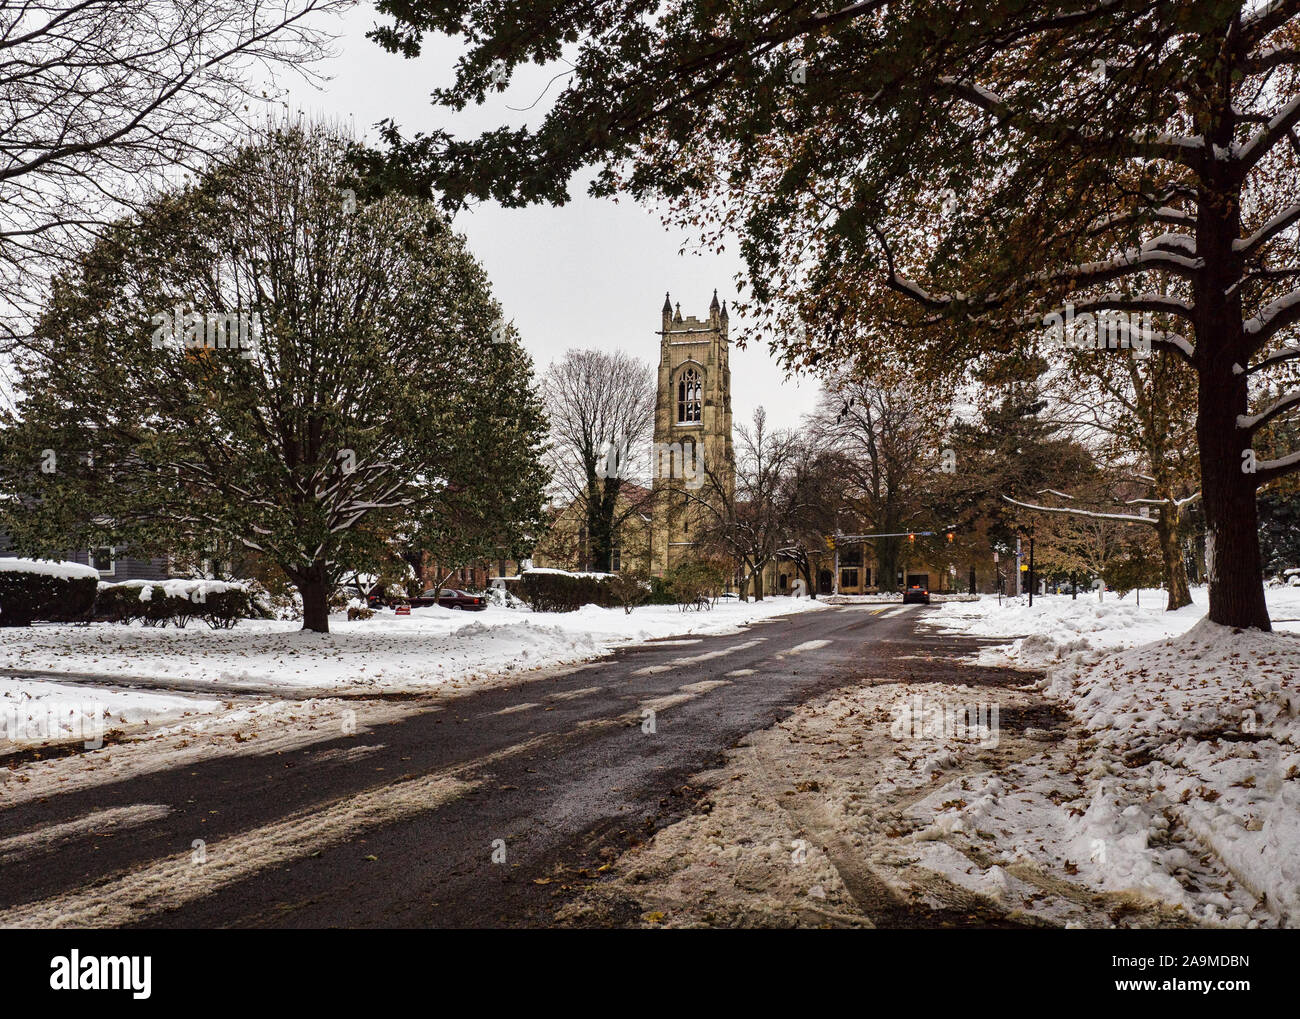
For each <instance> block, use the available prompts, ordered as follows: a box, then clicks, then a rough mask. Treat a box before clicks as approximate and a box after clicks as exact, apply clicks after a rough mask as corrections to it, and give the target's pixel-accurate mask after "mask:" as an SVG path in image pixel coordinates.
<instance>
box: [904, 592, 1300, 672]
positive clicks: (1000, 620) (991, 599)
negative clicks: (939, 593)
mask: <svg viewBox="0 0 1300 1019" xmlns="http://www.w3.org/2000/svg"><path fill="white" fill-rule="evenodd" d="M1192 601H1193V604H1191V605H1189V606H1187V607H1186V608H1183V609H1179V610H1178V611H1177V612H1166V611H1165V593H1164V592H1163V591H1159V590H1149V591H1143V592H1142V600H1141V604H1138V600H1137V597H1136V595H1134V594H1133V593H1130V594H1129V595H1128V596H1127V597H1125V598H1124V599H1123V600H1121V599H1120V598H1119V596H1118V595H1116V594H1113V593H1110V594H1107V595H1106V596H1105V600H1103V601H1098V599H1097V595H1096V594H1095V593H1091V592H1090V593H1087V594H1085V593H1083V592H1080V594H1079V597H1078V599H1077V600H1076V599H1072V598H1071V597H1070V596H1069V595H1045V596H1039V595H1035V596H1034V604H1033V607H1032V608H1030V606H1029V599H1028V598H1024V597H1021V598H1004V599H1002V602H1001V604H999V603H998V598H997V596H996V595H984V596H983V597H981V598H980V600H979V601H975V602H945V603H944V604H942V605H940V606H939V607H938V608H936V609H935V610H934V611H933V612H931V613H930V614H929V615H928V616H927V617H926V619H927V621H928V622H932V623H935V624H937V625H939V626H941V627H943V628H944V630H945V631H947V632H950V633H966V634H970V635H971V636H973V637H989V638H994V639H997V638H1006V639H1007V641H1008V643H1007V644H1005V645H1001V646H997V647H994V648H990V649H988V650H986V651H985V652H984V653H983V654H982V655H981V660H982V661H984V662H985V663H986V664H991V665H992V664H1007V659H1008V658H1010V659H1012V661H1014V663H1015V664H1017V665H1021V666H1024V667H1026V668H1041V667H1043V666H1046V665H1050V664H1051V663H1053V662H1057V661H1061V660H1063V659H1065V658H1068V657H1069V656H1070V655H1072V654H1073V653H1075V652H1077V651H1089V650H1111V649H1118V648H1126V647H1135V646H1137V645H1139V644H1147V643H1150V642H1151V641H1153V640H1160V639H1162V638H1164V637H1175V636H1178V635H1179V634H1182V633H1186V632H1187V631H1188V630H1190V629H1191V628H1192V626H1194V625H1195V624H1196V623H1198V622H1199V621H1200V620H1201V618H1202V617H1203V616H1204V615H1205V612H1206V609H1207V607H1208V605H1209V594H1208V592H1207V591H1206V589H1205V588H1204V587H1197V588H1193V589H1192ZM1268 610H1269V614H1270V615H1271V616H1272V618H1273V628H1274V630H1277V631H1279V632H1281V631H1289V632H1294V633H1300V587H1276V588H1270V589H1269V590H1268ZM1012 638H1014V639H1012Z"/></svg>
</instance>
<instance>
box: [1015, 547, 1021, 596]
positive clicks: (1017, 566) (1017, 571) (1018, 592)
mask: <svg viewBox="0 0 1300 1019" xmlns="http://www.w3.org/2000/svg"><path fill="white" fill-rule="evenodd" d="M1021 558H1022V556H1021V554H1020V538H1019V537H1017V538H1016V597H1017V598H1019V597H1020V595H1021V593H1022V592H1021V590H1020V560H1021Z"/></svg>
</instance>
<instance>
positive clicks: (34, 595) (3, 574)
mask: <svg viewBox="0 0 1300 1019" xmlns="http://www.w3.org/2000/svg"><path fill="white" fill-rule="evenodd" d="M98 582H99V572H98V571H97V570H96V569H94V568H93V567H90V566H83V565H81V564H80V563H68V562H54V561H51V560H45V559H0V626H30V625H31V623H32V620H35V619H47V620H54V621H69V620H78V619H85V618H87V617H88V616H89V615H90V612H91V609H92V607H93V606H94V604H95V587H96V585H97V584H98Z"/></svg>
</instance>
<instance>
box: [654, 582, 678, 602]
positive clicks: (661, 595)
mask: <svg viewBox="0 0 1300 1019" xmlns="http://www.w3.org/2000/svg"><path fill="white" fill-rule="evenodd" d="M650 604H651V605H676V604H677V599H676V598H674V597H673V593H672V591H670V590H669V589H668V581H666V580H665V579H664V578H663V577H651V578H650Z"/></svg>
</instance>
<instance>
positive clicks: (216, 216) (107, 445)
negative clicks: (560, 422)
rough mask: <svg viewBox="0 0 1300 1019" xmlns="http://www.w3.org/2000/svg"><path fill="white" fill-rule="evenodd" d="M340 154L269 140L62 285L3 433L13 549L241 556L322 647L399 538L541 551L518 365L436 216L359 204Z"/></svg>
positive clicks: (323, 136)
mask: <svg viewBox="0 0 1300 1019" xmlns="http://www.w3.org/2000/svg"><path fill="white" fill-rule="evenodd" d="M349 149H350V143H349V142H348V141H347V140H346V139H343V138H340V137H338V136H335V135H333V134H331V133H330V132H328V131H326V130H323V129H317V128H306V127H300V126H291V127H287V128H285V129H268V130H267V131H266V132H265V133H264V135H262V136H260V137H256V138H254V139H253V140H251V141H250V142H249V143H248V144H247V145H246V146H244V147H243V148H242V149H241V150H240V151H238V152H237V153H236V154H235V155H234V156H233V158H231V159H229V160H223V161H219V162H215V163H214V164H213V165H212V166H211V167H210V168H209V170H208V171H207V172H206V173H205V174H204V175H203V176H202V178H201V179H200V180H198V181H197V182H196V183H195V184H193V185H191V186H188V187H184V188H181V189H178V190H176V191H174V192H172V193H170V194H167V195H164V196H162V197H161V198H159V199H158V200H157V201H155V202H153V203H152V204H151V205H150V206H149V207H148V208H146V209H144V210H143V211H142V212H141V213H140V215H139V216H137V217H134V218H132V219H130V220H128V221H123V222H120V223H118V224H116V225H115V226H114V227H113V228H112V229H111V230H109V231H107V232H106V233H105V235H104V236H103V237H102V238H101V239H100V240H99V241H98V242H97V243H96V244H95V245H94V246H93V247H92V248H91V249H90V250H89V251H87V252H86V253H85V256H84V257H83V258H82V260H81V263H80V266H79V268H78V270H77V271H76V272H75V273H73V274H70V275H68V276H66V277H64V278H62V279H60V280H59V281H58V283H57V285H56V286H55V288H54V290H53V293H52V295H51V297H50V300H49V302H48V306H47V307H46V309H45V312H44V314H43V316H42V318H41V320H40V322H39V324H38V327H37V329H36V333H35V338H34V341H33V343H32V345H31V347H30V349H29V350H28V351H27V352H26V353H25V354H24V356H23V357H22V358H21V360H20V362H19V384H20V387H21V390H22V401H21V403H20V405H19V408H18V413H17V415H16V416H13V415H11V416H9V417H8V418H7V419H6V420H5V421H4V428H3V430H2V431H0V438H2V440H3V457H2V459H0V464H2V465H3V468H2V469H3V485H4V487H5V488H6V489H7V490H9V491H13V492H18V493H22V494H23V497H24V498H23V501H22V503H21V504H16V505H15V504H10V505H8V506H6V507H5V509H4V511H3V515H2V516H0V527H3V528H4V529H5V530H6V531H8V532H9V533H10V534H11V535H12V537H13V539H14V541H15V544H16V545H17V546H18V547H19V549H20V550H25V551H29V552H33V553H37V554H57V553H58V552H60V551H61V550H63V549H66V548H67V547H68V546H70V545H74V546H75V545H77V544H81V545H83V546H84V545H86V544H89V543H91V542H92V541H98V540H108V539H110V538H111V539H112V540H113V541H114V543H118V544H126V545H128V546H129V547H130V548H131V549H132V550H133V551H137V552H142V553H143V552H149V551H153V552H156V553H176V554H183V555H186V556H188V557H190V558H192V559H199V558H202V557H203V555H204V550H205V549H208V548H210V547H212V546H213V545H214V544H217V543H220V542H223V541H224V542H230V543H234V544H236V545H237V546H240V547H242V548H244V549H246V550H248V551H249V552H251V553H256V554H257V555H258V556H259V557H261V558H262V559H263V560H265V561H267V562H271V563H274V564H275V565H276V566H277V567H278V568H279V569H280V570H281V571H282V572H283V574H284V575H285V576H286V577H287V578H288V579H289V580H290V581H291V582H292V583H293V584H294V585H295V586H296V587H297V589H298V590H299V591H300V592H301V594H302V599H303V616H304V619H303V626H304V629H310V630H316V631H320V632H326V631H327V630H328V626H329V624H328V596H329V594H330V592H331V590H332V589H333V587H334V585H335V584H336V583H337V581H338V578H339V577H340V576H342V575H344V574H345V573H347V572H350V571H356V570H358V569H361V570H365V569H368V568H373V567H374V566H375V564H376V563H377V561H378V559H379V557H380V556H381V553H382V551H383V547H384V545H385V544H386V543H387V542H389V541H390V540H391V539H392V537H393V535H395V534H404V535H407V536H408V537H409V538H412V540H414V541H416V542H417V543H419V542H425V543H427V544H428V546H429V547H430V548H432V549H435V550H438V551H442V550H443V549H444V548H445V546H446V543H448V542H452V541H455V542H458V543H460V544H459V546H458V547H461V548H482V547H487V546H489V545H490V546H492V547H497V546H500V547H504V548H509V549H512V550H514V549H516V548H518V546H519V545H520V544H521V543H522V542H523V540H524V536H525V535H526V534H527V533H529V532H534V533H535V531H536V527H537V524H538V521H539V518H540V512H541V501H542V492H543V487H544V483H545V474H544V472H543V471H542V469H541V467H540V464H539V460H538V456H539V448H540V445H541V442H542V439H543V435H544V418H543V415H542V411H541V406H540V402H539V400H538V398H537V397H536V395H535V394H534V393H533V391H532V387H531V381H532V379H531V370H530V364H529V361H528V359H527V357H526V356H525V355H524V353H523V351H522V350H521V349H520V347H519V346H518V344H517V343H516V342H514V341H513V340H511V339H510V337H509V335H508V330H506V329H505V327H503V326H502V324H501V314H500V309H499V308H498V306H497V305H496V303H495V302H494V301H493V300H492V298H491V295H490V291H489V286H488V281H487V278H486V276H485V274H484V272H483V270H482V268H481V267H480V266H479V265H478V264H477V263H476V262H475V261H474V259H473V258H472V257H471V255H470V254H469V252H468V251H467V250H466V247H465V244H464V241H463V240H462V239H461V238H460V237H459V236H457V235H455V234H454V233H452V231H451V229H450V227H449V226H448V224H447V223H446V221H445V220H444V218H443V217H442V215H441V214H440V213H439V212H438V211H437V210H436V208H434V207H433V206H432V205H430V204H428V203H425V202H421V201H418V200H415V199H412V198H410V197H406V196H398V195H392V196H386V197H385V196H380V197H376V198H375V199H374V200H373V201H362V202H358V200H357V192H358V190H360V189H361V185H362V182H361V181H359V180H357V179H356V178H355V177H354V175H353V174H352V171H351V170H350V169H349V166H350V164H349V161H348V152H349ZM497 340H505V342H494V341H497Z"/></svg>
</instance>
